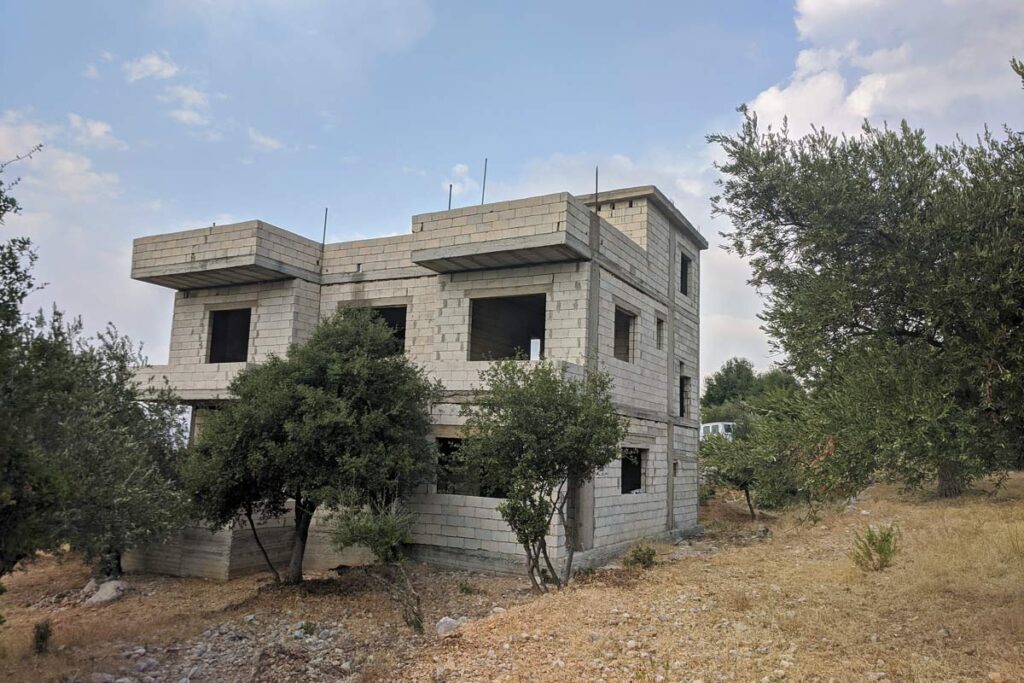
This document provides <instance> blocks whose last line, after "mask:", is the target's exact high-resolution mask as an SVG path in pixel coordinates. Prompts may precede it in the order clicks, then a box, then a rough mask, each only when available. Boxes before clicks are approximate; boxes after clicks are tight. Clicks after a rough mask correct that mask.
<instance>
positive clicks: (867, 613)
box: [398, 475, 1024, 683]
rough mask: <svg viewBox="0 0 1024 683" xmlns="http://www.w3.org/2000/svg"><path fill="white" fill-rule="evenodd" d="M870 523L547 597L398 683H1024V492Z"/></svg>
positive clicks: (779, 536) (1019, 486)
mask: <svg viewBox="0 0 1024 683" xmlns="http://www.w3.org/2000/svg"><path fill="white" fill-rule="evenodd" d="M856 508H857V509H853V510H842V511H834V512H831V513H829V514H826V515H825V517H824V519H823V520H822V521H821V522H819V523H818V524H817V525H814V526H809V525H806V524H797V523H795V521H794V519H795V518H794V516H793V515H783V516H781V517H779V518H777V519H774V520H772V521H770V522H769V525H770V526H771V527H772V529H773V531H774V533H773V535H772V537H771V538H770V540H768V541H766V542H764V543H759V544H755V545H750V546H747V547H734V548H726V549H725V550H723V551H722V552H720V553H718V554H715V555H713V556H711V557H689V558H685V559H682V560H678V561H675V562H671V563H665V564H662V565H661V566H659V567H657V568H655V569H653V570H650V571H648V572H646V573H645V574H643V577H642V579H641V580H639V581H632V582H628V583H623V582H621V581H615V582H614V585H602V583H601V581H600V580H597V581H591V582H589V583H587V584H586V585H579V586H577V587H575V588H571V589H569V590H567V591H565V592H563V593H561V594H557V595H548V596H544V597H542V598H539V599H537V600H535V601H533V602H530V603H528V604H524V605H521V606H519V607H516V608H514V609H510V610H509V611H508V613H506V614H504V615H500V616H496V617H493V618H489V619H486V620H483V621H479V622H476V623H473V624H470V625H468V626H467V627H466V628H465V629H464V630H463V632H462V633H461V635H460V636H459V637H457V638H451V639H449V640H447V641H442V642H437V643H434V644H433V645H432V646H431V647H430V648H429V649H428V651H427V652H425V653H424V656H423V657H421V658H420V661H419V663H417V664H416V665H415V666H412V667H409V668H408V669H407V670H406V671H404V672H402V675H400V676H398V679H400V680H405V679H408V680H436V679H439V678H444V680H448V681H494V682H497V681H502V680H507V681H568V680H581V681H584V680H585V681H597V680H605V681H653V680H666V681H704V682H705V683H711V682H713V681H719V680H727V681H733V680H735V681H760V680H764V679H765V677H768V679H769V680H791V681H861V680H891V681H986V680H988V681H1021V680H1024V552H1022V551H1024V541H1022V539H1024V476H1021V475H1017V476H1015V477H1012V478H1011V479H1010V481H1009V482H1008V483H1007V486H1006V488H1005V489H1004V490H1003V491H1001V492H1000V493H999V494H998V495H996V496H994V497H990V496H988V495H984V494H981V493H975V494H971V495H968V496H966V497H964V498H963V499H962V500H958V501H953V502H950V501H939V500H928V499H923V498H920V497H911V496H904V495H901V494H899V493H898V492H897V491H896V490H895V489H893V488H890V487H876V488H874V489H872V490H870V491H869V492H868V493H866V494H865V495H864V496H863V497H862V499H861V500H860V501H858V503H857V506H856ZM862 510H863V511H867V512H868V513H869V514H863V513H862ZM734 519H735V518H734ZM888 522H895V523H896V524H897V525H898V526H899V528H900V529H901V532H902V536H901V538H900V541H901V548H900V551H899V553H898V554H897V556H896V560H895V563H894V565H893V566H892V567H891V568H889V569H887V570H885V571H882V572H874V573H864V572H862V571H860V570H859V569H857V568H856V567H855V566H854V564H853V563H852V561H851V560H850V558H849V551H850V548H851V546H852V540H853V532H854V531H855V530H858V529H863V528H864V527H865V526H866V525H867V524H869V523H875V524H878V523H888ZM762 523H763V522H756V523H753V524H751V523H745V524H744V523H739V522H736V521H732V522H727V523H721V522H719V523H717V524H715V525H714V526H717V529H718V531H717V533H718V534H720V535H728V534H733V535H736V534H737V532H738V531H742V530H743V527H744V526H748V527H750V528H756V527H758V526H760V525H761V524H762ZM662 550H663V551H664V549H662ZM662 554H663V555H664V554H665V553H664V552H663V553H662ZM609 583H613V582H609Z"/></svg>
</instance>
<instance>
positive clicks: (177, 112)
mask: <svg viewBox="0 0 1024 683" xmlns="http://www.w3.org/2000/svg"><path fill="white" fill-rule="evenodd" d="M158 99H159V100H160V101H162V102H170V103H172V104H173V105H175V108H174V109H172V110H171V111H169V112H168V113H167V115H168V116H170V117H171V118H172V119H174V120H175V121H177V122H178V123H183V124H185V125H186V126H205V125H207V124H209V123H210V120H209V118H208V117H207V114H206V111H207V109H209V107H210V96H209V95H207V94H206V93H205V92H203V91H202V90H199V89H198V88H196V87H194V86H191V85H169V86H167V87H166V88H164V93H163V94H162V95H160V96H159V97H158Z"/></svg>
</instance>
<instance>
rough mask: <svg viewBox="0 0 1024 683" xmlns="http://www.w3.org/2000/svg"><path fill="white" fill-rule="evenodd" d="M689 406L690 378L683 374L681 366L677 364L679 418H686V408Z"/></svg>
mask: <svg viewBox="0 0 1024 683" xmlns="http://www.w3.org/2000/svg"><path fill="white" fill-rule="evenodd" d="M689 404H690V378H689V377H687V376H686V375H684V374H683V364H682V363H680V364H679V417H686V406H688V405H689Z"/></svg>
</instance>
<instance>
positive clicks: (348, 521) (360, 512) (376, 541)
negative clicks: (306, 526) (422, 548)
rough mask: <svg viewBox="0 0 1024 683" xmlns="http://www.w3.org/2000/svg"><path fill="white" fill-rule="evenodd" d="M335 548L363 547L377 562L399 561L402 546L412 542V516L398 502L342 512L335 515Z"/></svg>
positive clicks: (389, 562)
mask: <svg viewBox="0 0 1024 683" xmlns="http://www.w3.org/2000/svg"><path fill="white" fill-rule="evenodd" d="M333 533H334V545H335V547H336V548H338V550H344V549H345V548H349V547H351V546H363V547H364V548H369V549H370V551H372V552H373V554H374V557H375V558H376V562H378V563H380V564H392V563H395V562H398V561H400V560H401V559H402V546H403V545H406V544H408V543H411V542H412V515H411V514H410V513H409V511H408V510H407V509H406V508H405V507H403V506H402V504H401V503H400V502H399V501H398V500H393V501H391V502H390V503H389V504H387V505H383V506H367V507H364V508H360V509H357V510H342V511H341V512H338V513H336V514H335V515H334V531H333Z"/></svg>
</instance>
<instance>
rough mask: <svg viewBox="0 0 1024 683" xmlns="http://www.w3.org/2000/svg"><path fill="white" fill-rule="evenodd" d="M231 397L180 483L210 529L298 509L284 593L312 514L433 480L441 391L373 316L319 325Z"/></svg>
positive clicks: (345, 315) (297, 577) (241, 377)
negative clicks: (434, 417) (433, 423)
mask: <svg viewBox="0 0 1024 683" xmlns="http://www.w3.org/2000/svg"><path fill="white" fill-rule="evenodd" d="M229 388H230V391H231V393H232V394H233V395H234V396H235V397H236V398H237V399H238V400H236V401H231V402H230V403H228V404H227V405H226V406H225V407H224V408H223V409H221V410H219V411H217V412H215V413H213V414H212V415H211V416H210V419H209V421H208V422H207V424H206V425H204V429H203V433H202V436H201V438H200V439H199V443H198V445H197V446H196V447H195V448H193V449H192V450H191V453H190V456H189V458H188V463H187V466H186V468H185V478H186V480H187V482H188V483H189V488H190V490H191V491H192V492H193V494H194V496H195V498H196V502H197V504H198V506H199V509H200V512H201V513H202V515H203V517H204V518H205V519H207V520H208V521H209V522H210V524H211V526H213V527H217V526H222V525H224V524H227V523H230V522H231V521H233V520H234V519H235V518H236V517H237V516H238V515H239V514H240V513H243V512H244V513H250V514H256V515H261V516H270V515H277V514H282V513H283V512H284V511H285V509H286V505H287V504H288V501H289V500H292V501H294V504H295V507H296V514H295V528H296V539H297V540H296V543H295V546H294V549H293V553H292V559H291V564H290V566H289V570H288V575H287V577H286V578H287V580H288V581H289V582H293V583H294V582H299V581H301V580H302V558H303V554H304V551H305V541H306V538H307V536H308V532H309V524H310V521H311V519H312V516H313V514H314V512H315V511H316V509H317V508H318V507H320V506H321V505H330V506H334V507H345V508H352V509H360V508H362V507H364V506H366V505H369V504H371V503H373V504H378V505H387V504H389V503H390V502H391V501H393V500H396V499H398V498H400V497H401V495H402V494H404V493H406V492H408V491H410V490H411V489H412V488H413V487H415V486H416V485H417V484H419V483H421V482H423V481H426V480H427V479H428V478H429V476H430V474H431V471H432V466H433V461H434V451H433V444H432V443H431V442H430V441H429V440H428V438H427V436H428V435H429V432H430V405H431V403H432V402H433V401H434V400H435V399H436V397H437V396H438V395H439V394H438V392H439V385H437V384H436V383H434V382H431V381H429V380H428V379H427V377H426V375H425V374H424V372H423V371H422V370H421V369H419V368H417V367H415V366H414V365H413V364H412V363H410V362H409V360H408V359H407V358H406V357H405V356H404V355H402V354H401V353H400V349H399V347H398V344H397V342H396V341H395V339H394V336H393V335H392V332H391V330H390V329H389V328H388V327H387V325H386V323H384V322H383V321H381V320H380V319H379V318H377V317H376V316H374V315H373V313H372V312H371V311H368V310H355V309H351V310H343V311H340V312H339V313H337V314H335V315H334V316H332V317H330V318H327V319H325V320H324V321H322V322H321V323H320V325H319V326H318V327H317V329H316V330H315V331H314V333H313V335H312V337H311V338H310V339H309V340H308V341H307V342H305V343H303V344H299V345H293V346H292V347H291V348H290V349H289V351H288V355H287V357H286V358H276V357H275V358H271V359H270V360H268V361H267V362H265V363H263V364H261V365H257V366H253V367H249V368H247V369H245V370H244V371H242V372H241V373H239V374H238V375H237V376H236V378H235V379H234V380H233V381H232V383H231V385H230V387H229ZM253 531H254V533H255V529H254V530H253ZM268 565H269V560H268ZM270 568H271V570H272V571H275V570H274V569H273V567H272V565H271V566H270Z"/></svg>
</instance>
